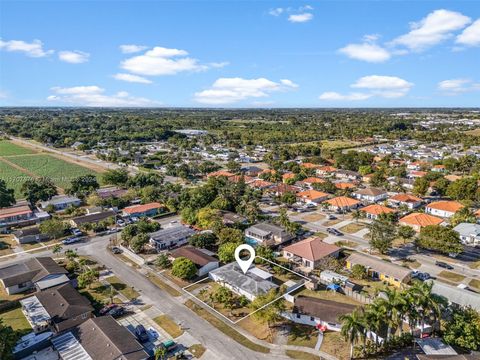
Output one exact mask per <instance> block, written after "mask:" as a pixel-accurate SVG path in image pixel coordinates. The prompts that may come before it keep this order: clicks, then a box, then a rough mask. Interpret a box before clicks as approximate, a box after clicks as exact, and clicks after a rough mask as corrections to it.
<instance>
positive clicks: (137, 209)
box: [123, 202, 163, 214]
mask: <svg viewBox="0 0 480 360" xmlns="http://www.w3.org/2000/svg"><path fill="white" fill-rule="evenodd" d="M162 206H163V205H162V204H160V203H158V202H152V203H149V204H144V205H133V206H128V207H126V208H125V209H123V211H124V212H126V213H127V214H136V213H143V212H145V211H149V210H153V209H159V208H161V207H162Z"/></svg>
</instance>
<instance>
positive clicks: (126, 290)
mask: <svg viewBox="0 0 480 360" xmlns="http://www.w3.org/2000/svg"><path fill="white" fill-rule="evenodd" d="M105 280H107V281H108V282H109V283H110V284H112V286H113V288H114V289H115V290H117V291H118V292H119V293H120V294H122V295H123V296H125V297H126V298H127V299H129V300H133V299H136V298H137V297H139V296H140V294H139V292H138V291H136V290H135V289H134V288H133V286H127V285H126V284H124V283H123V282H122V281H121V280H120V279H119V278H118V277H116V276H110V277H108V278H106V279H105Z"/></svg>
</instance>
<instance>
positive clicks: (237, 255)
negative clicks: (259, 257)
mask: <svg viewBox="0 0 480 360" xmlns="http://www.w3.org/2000/svg"><path fill="white" fill-rule="evenodd" d="M242 250H246V251H248V252H249V253H250V257H249V258H248V259H247V260H243V259H241V258H240V252H241V251H242ZM254 259H255V249H254V248H253V247H251V246H250V245H248V244H242V245H239V246H237V248H236V249H235V260H237V264H238V266H240V269H242V271H243V273H244V274H246V273H247V271H248V269H249V268H250V265H252V263H253V260H254Z"/></svg>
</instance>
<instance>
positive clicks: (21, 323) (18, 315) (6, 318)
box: [0, 307, 32, 334]
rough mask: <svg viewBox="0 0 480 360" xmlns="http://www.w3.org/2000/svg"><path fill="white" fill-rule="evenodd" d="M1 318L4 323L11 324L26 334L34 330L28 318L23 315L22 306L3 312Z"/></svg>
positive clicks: (13, 327) (14, 328)
mask: <svg viewBox="0 0 480 360" xmlns="http://www.w3.org/2000/svg"><path fill="white" fill-rule="evenodd" d="M0 319H2V321H3V324H4V325H6V326H11V327H12V329H13V330H18V331H20V332H22V333H25V334H26V333H28V332H29V331H30V330H32V327H31V326H30V324H29V323H28V321H27V318H26V317H25V315H23V312H22V308H21V307H18V308H15V309H13V310H9V311H5V312H3V313H1V314H0Z"/></svg>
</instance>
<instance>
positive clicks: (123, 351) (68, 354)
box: [52, 316, 150, 360]
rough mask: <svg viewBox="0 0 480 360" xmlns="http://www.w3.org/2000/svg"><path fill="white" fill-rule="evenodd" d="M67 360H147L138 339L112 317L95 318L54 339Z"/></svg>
mask: <svg viewBox="0 0 480 360" xmlns="http://www.w3.org/2000/svg"><path fill="white" fill-rule="evenodd" d="M52 344H53V346H54V348H55V349H56V350H57V351H58V353H59V355H60V358H61V359H63V360H73V359H82V360H87V359H88V360H90V359H95V360H96V359H101V360H147V359H149V358H150V356H149V355H148V354H147V353H146V352H145V350H144V348H143V346H142V345H141V344H140V343H139V342H138V341H137V340H136V338H135V336H134V335H133V334H132V333H131V332H130V331H128V330H127V328H126V327H124V326H122V325H120V324H119V323H118V322H117V321H116V320H115V319H114V318H112V317H111V316H100V317H96V318H91V319H88V320H87V321H85V322H84V323H82V324H81V325H79V326H77V327H75V328H73V329H71V330H70V331H68V332H66V333H63V334H61V335H59V336H57V337H55V338H53V339H52Z"/></svg>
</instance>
